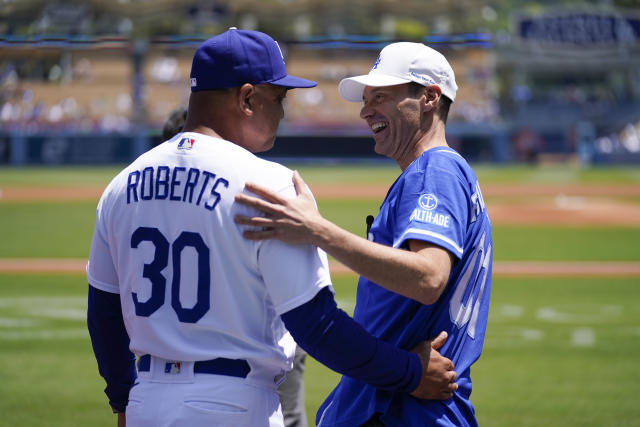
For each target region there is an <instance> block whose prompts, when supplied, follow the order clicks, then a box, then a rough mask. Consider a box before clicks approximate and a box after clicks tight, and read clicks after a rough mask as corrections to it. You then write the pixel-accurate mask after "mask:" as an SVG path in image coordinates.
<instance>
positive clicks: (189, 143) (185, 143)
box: [178, 138, 196, 150]
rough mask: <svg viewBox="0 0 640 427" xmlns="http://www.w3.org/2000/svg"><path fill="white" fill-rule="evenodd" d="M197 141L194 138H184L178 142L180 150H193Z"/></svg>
mask: <svg viewBox="0 0 640 427" xmlns="http://www.w3.org/2000/svg"><path fill="white" fill-rule="evenodd" d="M195 142H196V140H195V139H193V138H182V139H181V140H180V142H178V150H191V149H192V148H193V144H194V143H195Z"/></svg>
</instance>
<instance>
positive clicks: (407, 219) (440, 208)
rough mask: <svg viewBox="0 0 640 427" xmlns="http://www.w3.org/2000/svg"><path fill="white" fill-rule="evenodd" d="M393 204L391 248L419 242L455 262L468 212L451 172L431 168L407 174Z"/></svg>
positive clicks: (460, 187)
mask: <svg viewBox="0 0 640 427" xmlns="http://www.w3.org/2000/svg"><path fill="white" fill-rule="evenodd" d="M405 179H406V182H405V183H404V185H403V189H402V191H401V194H400V195H399V199H398V202H397V204H396V209H397V210H398V212H396V218H398V224H396V230H397V231H396V234H395V235H394V241H393V246H394V247H400V246H402V245H403V244H404V243H405V242H406V241H407V240H422V241H426V242H429V243H433V244H435V245H438V246H441V247H443V248H444V249H446V250H448V251H449V252H451V253H452V254H453V255H454V256H456V257H457V258H461V257H462V254H463V251H464V238H465V235H466V227H467V220H468V215H469V214H468V212H469V208H468V206H469V203H468V197H467V195H466V194H467V192H466V190H465V187H464V185H463V183H462V181H461V180H460V179H459V178H458V177H457V176H456V175H455V174H454V173H452V172H450V171H449V170H447V169H444V168H439V167H431V168H429V169H428V170H427V171H426V172H423V173H413V174H409V175H408V176H407V177H406V178H405Z"/></svg>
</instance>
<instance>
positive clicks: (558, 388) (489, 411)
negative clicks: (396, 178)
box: [0, 274, 640, 427]
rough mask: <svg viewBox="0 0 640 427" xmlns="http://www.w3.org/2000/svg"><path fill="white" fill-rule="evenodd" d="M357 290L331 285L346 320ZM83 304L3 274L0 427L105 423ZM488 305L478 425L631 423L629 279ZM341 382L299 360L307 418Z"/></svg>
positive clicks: (514, 292)
mask: <svg viewBox="0 0 640 427" xmlns="http://www.w3.org/2000/svg"><path fill="white" fill-rule="evenodd" d="M354 283H355V277H354V276H339V277H335V278H334V284H335V288H336V293H337V294H336V297H337V299H338V303H339V305H340V306H341V307H342V308H344V309H345V310H346V311H348V312H351V311H352V309H353V302H354V298H355V287H354ZM85 295H86V283H85V280H84V277H83V276H81V275H58V276H44V275H33V276H32V275H7V274H0V346H1V348H2V351H0V361H1V362H2V363H0V396H2V399H0V413H1V414H3V415H2V417H0V426H7V427H8V426H21V427H36V426H43V427H44V426H52V425H55V426H96V427H97V426H109V425H113V422H114V417H113V415H112V414H111V413H110V411H109V408H108V406H107V403H106V399H105V397H104V395H103V393H102V390H103V388H104V383H103V382H102V379H101V378H100V377H99V376H98V373H97V368H96V364H95V361H94V359H93V354H92V352H91V346H90V344H89V337H88V334H87V332H86V327H85V320H84V313H85V310H86V297H85ZM491 298H492V301H491V314H490V317H489V326H488V329H487V336H486V344H485V350H484V353H483V355H482V357H481V359H480V360H479V361H478V362H477V363H476V365H474V367H473V368H472V379H473V381H474V392H473V394H472V401H473V402H474V404H475V406H476V411H477V414H478V419H479V422H480V425H484V426H504V427H511V426H559V427H560V426H577V425H580V426H594V427H599V426H605V425H616V426H637V425H640V407H639V406H638V405H637V394H638V392H640V385H639V384H640V371H639V370H638V369H637V366H636V365H637V357H638V354H640V305H638V303H637V301H638V300H639V298H640V287H639V286H638V283H637V280H636V279H596V278H593V279H566V278H563V279H549V278H545V279H500V278H497V279H494V282H493V289H492V296H491ZM338 379H339V376H338V375H337V374H335V373H333V372H331V371H329V370H328V369H327V368H324V367H323V366H321V365H319V364H318V363H317V362H315V361H314V360H313V359H310V360H308V362H307V373H306V375H305V389H306V396H307V399H306V401H307V411H308V413H309V414H308V415H309V419H310V420H312V419H313V416H314V414H315V411H316V410H317V408H318V406H319V405H320V403H321V402H322V400H323V399H324V398H325V397H326V395H327V394H328V393H329V391H330V390H331V389H332V387H333V386H335V384H336V383H337V381H338ZM612 420H615V421H612ZM311 425H313V424H311Z"/></svg>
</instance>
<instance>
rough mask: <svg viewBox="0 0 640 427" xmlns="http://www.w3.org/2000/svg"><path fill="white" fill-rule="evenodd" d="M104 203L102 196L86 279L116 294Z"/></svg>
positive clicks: (117, 286)
mask: <svg viewBox="0 0 640 427" xmlns="http://www.w3.org/2000/svg"><path fill="white" fill-rule="evenodd" d="M105 204H106V203H105V197H104V196H103V197H102V198H101V199H100V203H98V208H97V210H96V225H95V228H94V230H93V238H92V239H91V251H90V252H89V262H88V263H87V267H86V272H87V281H88V282H89V284H90V285H91V286H93V287H95V288H97V289H100V290H102V291H105V292H111V293H116V294H117V293H120V287H119V283H118V274H117V273H116V269H115V267H114V264H113V258H112V257H111V251H110V247H109V238H108V234H107V224H106V220H105V216H106V215H105Z"/></svg>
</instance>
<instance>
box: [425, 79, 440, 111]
mask: <svg viewBox="0 0 640 427" xmlns="http://www.w3.org/2000/svg"><path fill="white" fill-rule="evenodd" d="M424 89H425V90H424V94H425V104H426V105H425V106H426V107H427V109H428V110H435V109H436V108H437V106H438V101H440V96H442V89H440V86H438V85H429V86H425V88H424Z"/></svg>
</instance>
